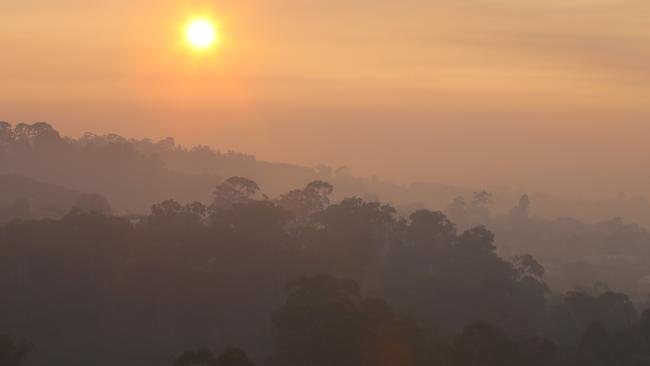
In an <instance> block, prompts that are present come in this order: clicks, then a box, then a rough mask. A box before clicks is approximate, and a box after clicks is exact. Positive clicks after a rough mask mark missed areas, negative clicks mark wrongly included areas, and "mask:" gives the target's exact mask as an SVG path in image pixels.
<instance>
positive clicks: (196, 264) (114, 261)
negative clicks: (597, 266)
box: [0, 177, 650, 366]
mask: <svg viewBox="0 0 650 366" xmlns="http://www.w3.org/2000/svg"><path fill="white" fill-rule="evenodd" d="M333 190H334V187H333V186H332V185H330V184H329V183H327V182H325V181H319V180H316V181H313V182H311V183H309V184H307V185H306V186H305V187H304V188H300V189H294V190H291V191H289V192H288V193H285V194H282V195H279V196H277V197H276V198H269V197H268V196H266V195H264V194H262V193H261V190H260V187H259V186H258V184H257V183H256V182H254V181H252V180H249V179H246V178H242V177H232V178H229V179H227V180H225V181H224V182H223V183H221V184H219V185H218V186H217V187H216V188H214V190H213V193H212V201H211V203H209V204H204V203H200V202H192V203H187V204H182V203H179V202H178V201H176V200H165V201H162V202H160V203H157V204H155V205H153V207H152V208H151V212H150V214H148V215H139V216H137V215H131V216H128V217H117V216H108V215H104V214H101V213H98V212H93V211H84V210H73V211H71V212H70V213H69V214H67V215H65V216H64V217H63V218H61V219H58V220H52V219H43V220H15V221H12V222H11V223H9V224H6V225H4V226H2V227H0V264H1V265H0V293H2V294H4V296H3V298H2V301H0V333H7V334H11V336H12V338H9V337H5V338H0V362H2V361H3V360H13V361H7V363H4V364H6V365H19V364H21V365H23V364H24V365H44V364H57V365H58V364H61V365H63V364H65V365H97V366H102V365H107V366H108V365H175V366H189V365H220V366H226V365H229V366H234V365H242V366H243V365H246V366H249V365H253V364H259V365H269V366H305V365H317V366H341V365H343V366H345V365H350V366H357V365H369V366H377V365H407V366H419V365H422V366H425V365H427V366H429V365H451V366H511V365H512V366H520V365H533V366H555V365H557V366H560V365H561V366H582V365H585V366H586V365H589V366H591V365H603V366H621V365H647V364H648V363H647V362H648V360H649V359H650V312H640V311H639V310H643V309H637V308H636V307H635V306H634V304H633V303H632V301H631V300H630V299H629V298H628V297H627V296H626V295H625V294H622V293H617V292H613V291H610V290H608V289H607V288H605V287H602V286H596V287H593V288H591V289H589V290H573V291H569V292H567V293H564V294H554V293H553V291H552V288H550V287H549V286H548V284H547V283H546V281H545V268H544V266H543V265H542V264H541V263H539V262H538V261H537V260H536V259H535V258H534V257H533V256H531V255H527V254H523V253H522V254H518V255H515V256H512V257H508V258H503V257H501V256H499V255H498V254H497V248H496V246H495V236H494V234H493V233H492V232H491V231H490V230H488V229H487V228H486V227H484V226H475V227H468V228H463V229H459V228H458V227H457V225H456V224H455V223H454V222H452V221H451V220H450V219H449V218H448V216H447V215H446V214H445V213H443V212H438V211H429V210H417V211H415V212H414V213H412V214H411V215H410V216H409V217H408V218H402V217H400V216H399V215H398V214H397V210H396V209H395V208H394V207H392V206H390V205H388V204H382V203H378V202H372V201H366V200H363V199H360V198H347V199H344V200H342V201H340V202H338V203H335V204H331V202H330V201H331V197H332V194H333ZM489 198H490V196H489V194H487V192H479V193H477V194H476V195H475V196H474V197H473V198H472V199H471V200H470V202H469V203H467V202H465V203H463V202H462V201H461V200H457V201H455V206H454V208H456V209H457V211H451V212H450V214H453V215H462V214H468V215H470V216H471V217H473V216H476V215H479V214H480V213H481V212H483V213H484V211H483V209H484V208H485V205H486V204H487V203H488V202H489ZM526 201H527V199H524V198H522V200H521V202H520V204H519V205H518V206H517V207H515V209H513V211H512V212H511V214H510V215H509V218H508V219H507V220H508V221H507V222H508V223H509V225H514V226H516V227H524V226H519V225H526V224H525V222H527V220H529V218H528V217H527V212H526V210H527V208H528V207H527V206H528V203H526ZM448 211H450V210H448ZM503 220H506V219H503ZM503 222H505V221H503ZM522 223H524V224H522ZM23 339H24V340H27V341H26V342H22V341H18V340H23ZM222 350H224V351H223V352H222ZM25 356H27V358H25ZM11 362H13V363H11ZM4 364H3V365H4Z"/></svg>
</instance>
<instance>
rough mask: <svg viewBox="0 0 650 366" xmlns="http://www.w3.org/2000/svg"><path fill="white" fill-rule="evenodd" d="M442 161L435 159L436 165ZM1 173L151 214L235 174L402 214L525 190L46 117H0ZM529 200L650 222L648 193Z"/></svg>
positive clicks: (498, 204)
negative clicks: (364, 170) (71, 127)
mask: <svg viewBox="0 0 650 366" xmlns="http://www.w3.org/2000/svg"><path fill="white" fill-rule="evenodd" d="M436 164H437V162H436V161H432V162H431V169H432V170H434V171H435V167H436ZM3 174H4V175H19V176H24V177H31V178H34V179H36V180H38V181H41V182H44V183H50V184H57V185H61V186H64V187H66V188H68V189H72V190H75V191H79V192H93V193H97V194H100V195H102V196H104V197H106V198H107V199H108V200H109V202H110V203H111V206H112V207H113V209H114V211H115V212H117V213H146V212H148V211H149V208H150V206H151V205H152V204H153V203H155V202H160V201H162V200H165V199H170V198H171V199H175V200H178V201H181V202H192V201H199V202H206V201H208V200H209V196H208V195H207V194H206V192H211V191H212V189H214V187H215V186H216V185H217V184H219V183H221V182H223V181H224V180H225V179H226V178H228V177H231V176H240V177H246V178H249V179H252V180H254V181H255V182H257V184H259V186H260V188H261V189H262V191H263V192H264V193H265V194H267V195H268V196H270V197H277V196H279V195H281V194H284V193H286V192H289V191H290V190H292V189H295V188H296V187H303V186H305V185H306V184H307V183H309V182H311V181H314V180H321V181H326V182H329V183H331V184H332V185H334V186H335V187H336V190H335V191H334V193H333V196H332V197H333V199H334V200H340V199H343V198H345V197H353V196H356V197H362V198H364V199H365V200H367V201H382V202H389V203H391V204H392V205H393V206H394V207H396V209H397V210H398V212H399V213H400V214H402V215H403V216H408V215H409V214H410V213H411V212H413V211H414V210H416V209H419V208H429V209H435V210H442V209H445V208H447V207H448V206H449V204H450V202H452V201H454V199H456V198H457V197H459V196H464V197H471V195H472V194H473V192H475V191H481V190H483V189H487V190H488V191H489V192H490V193H491V194H492V200H491V202H490V210H491V211H492V212H508V211H509V210H510V208H511V207H513V206H514V205H516V203H517V202H518V200H519V198H520V197H521V196H522V194H523V193H525V192H523V191H521V190H518V189H511V188H507V187H480V188H479V187H474V188H470V187H460V186H453V185H448V184H440V183H426V182H423V183H413V184H410V185H400V184H395V183H391V182H387V181H385V180H381V179H378V178H376V177H371V178H363V177H356V176H353V175H352V173H351V172H350V170H349V169H348V168H346V167H340V168H332V167H329V166H327V165H322V164H321V165H319V166H317V167H315V168H309V167H304V166H299V165H292V164H285V163H270V162H265V161H260V160H257V159H256V158H255V157H254V156H252V155H246V154H241V153H237V152H232V151H229V152H220V151H218V150H214V149H212V148H210V147H208V146H194V147H191V148H185V147H183V146H180V145H178V144H177V143H176V142H175V140H174V139H173V138H171V137H168V138H165V139H163V140H160V141H158V142H155V141H152V140H150V139H142V140H136V139H127V138H124V137H122V136H119V135H114V134H109V135H104V136H98V135H94V134H92V133H86V134H84V135H83V136H82V137H80V138H78V139H74V138H69V137H62V136H61V135H60V134H59V132H58V131H57V130H56V129H54V128H53V127H52V126H51V125H49V124H47V123H43V122H38V123H34V124H25V123H20V124H17V125H16V126H12V125H11V124H9V123H7V122H0V175H3ZM444 179H445V178H444V177H441V179H440V180H441V181H444ZM18 198H19V197H13V199H18ZM530 199H531V200H532V201H533V202H534V205H533V206H532V207H531V212H532V214H533V215H534V216H540V217H548V218H555V217H575V218H578V219H581V220H585V221H588V222H596V221H602V220H608V219H611V218H612V217H614V216H621V217H623V218H625V219H626V220H627V221H632V222H637V223H639V224H642V225H645V226H650V204H649V203H648V201H647V200H646V199H645V198H642V197H628V196H625V195H620V196H618V197H613V198H602V199H599V200H594V201H587V200H580V199H576V198H567V197H557V196H551V195H546V194H535V193H532V194H530Z"/></svg>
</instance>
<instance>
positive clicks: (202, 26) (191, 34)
mask: <svg viewBox="0 0 650 366" xmlns="http://www.w3.org/2000/svg"><path fill="white" fill-rule="evenodd" d="M185 36H186V38H187V42H188V44H189V45H190V46H192V47H193V48H196V49H206V48H210V47H211V46H212V45H213V44H214V43H215V41H216V40H217V30H216V29H215V27H214V24H213V23H212V22H211V21H209V20H207V19H194V20H192V21H191V22H190V23H189V24H188V26H187V29H186V31H185Z"/></svg>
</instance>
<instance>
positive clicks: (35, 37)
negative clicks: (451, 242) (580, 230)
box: [0, 0, 650, 195]
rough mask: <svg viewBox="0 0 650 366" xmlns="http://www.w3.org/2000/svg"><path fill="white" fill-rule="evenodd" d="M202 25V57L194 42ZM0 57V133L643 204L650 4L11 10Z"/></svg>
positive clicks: (648, 151)
mask: <svg viewBox="0 0 650 366" xmlns="http://www.w3.org/2000/svg"><path fill="white" fill-rule="evenodd" d="M201 14H210V15H211V16H212V17H213V18H214V19H215V20H216V21H217V23H218V26H219V29H220V38H221V42H220V44H219V47H217V48H216V49H215V50H213V51H211V52H208V53H205V54H197V53H196V52H193V51H191V50H190V49H188V48H187V47H186V45H185V44H184V43H183V39H182V27H183V26H184V24H185V23H186V22H187V20H188V19H190V18H191V17H192V16H195V15H201ZM0 45H1V46H2V50H1V52H0V120H7V121H10V122H14V123H16V122H31V121H48V122H51V123H52V124H54V125H55V126H56V127H57V128H58V129H59V130H60V131H62V132H63V133H64V134H66V135H71V136H78V135H80V134H81V133H83V132H84V131H93V132H97V133H108V132H115V133H119V134H122V135H125V136H129V137H148V136H151V137H155V138H160V137H165V136H167V135H173V136H175V137H177V139H178V140H179V141H180V142H181V143H183V144H185V145H190V144H196V143H202V144H209V145H211V146H214V147H217V148H221V149H223V150H228V149H233V150H237V151H243V152H248V153H253V154H255V155H257V156H258V158H260V159H264V160H272V161H286V162H295V163H300V164H305V165H312V166H313V165H316V164H317V163H319V162H323V163H329V164H331V165H335V166H336V165H342V164H346V165H348V166H350V167H351V168H352V170H353V171H354V172H356V173H357V174H361V175H370V174H377V175H379V176H381V177H385V178H389V179H392V180H396V181H401V182H407V181H416V180H428V181H438V182H449V183H461V184H467V185H481V184H505V185H510V186H516V187H522V188H525V189H529V190H544V191H549V192H562V193H583V194H596V193H606V194H612V193H615V192H619V191H625V192H628V193H643V194H649V195H650V169H649V168H650V167H649V164H648V161H649V159H648V158H649V157H650V143H649V137H650V1H648V0H590V1H588V0H438V1H436V0H391V1H388V0H372V1H371V0H277V1H273V0H266V1H263V0H258V1H252V0H251V1H246V0H229V1H212V2H191V1H165V0H156V1H151V0H147V1H133V0H129V1H127V0H112V1H91V0H84V1H80V0H56V1H54V0H50V1H46V0H2V1H0Z"/></svg>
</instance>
